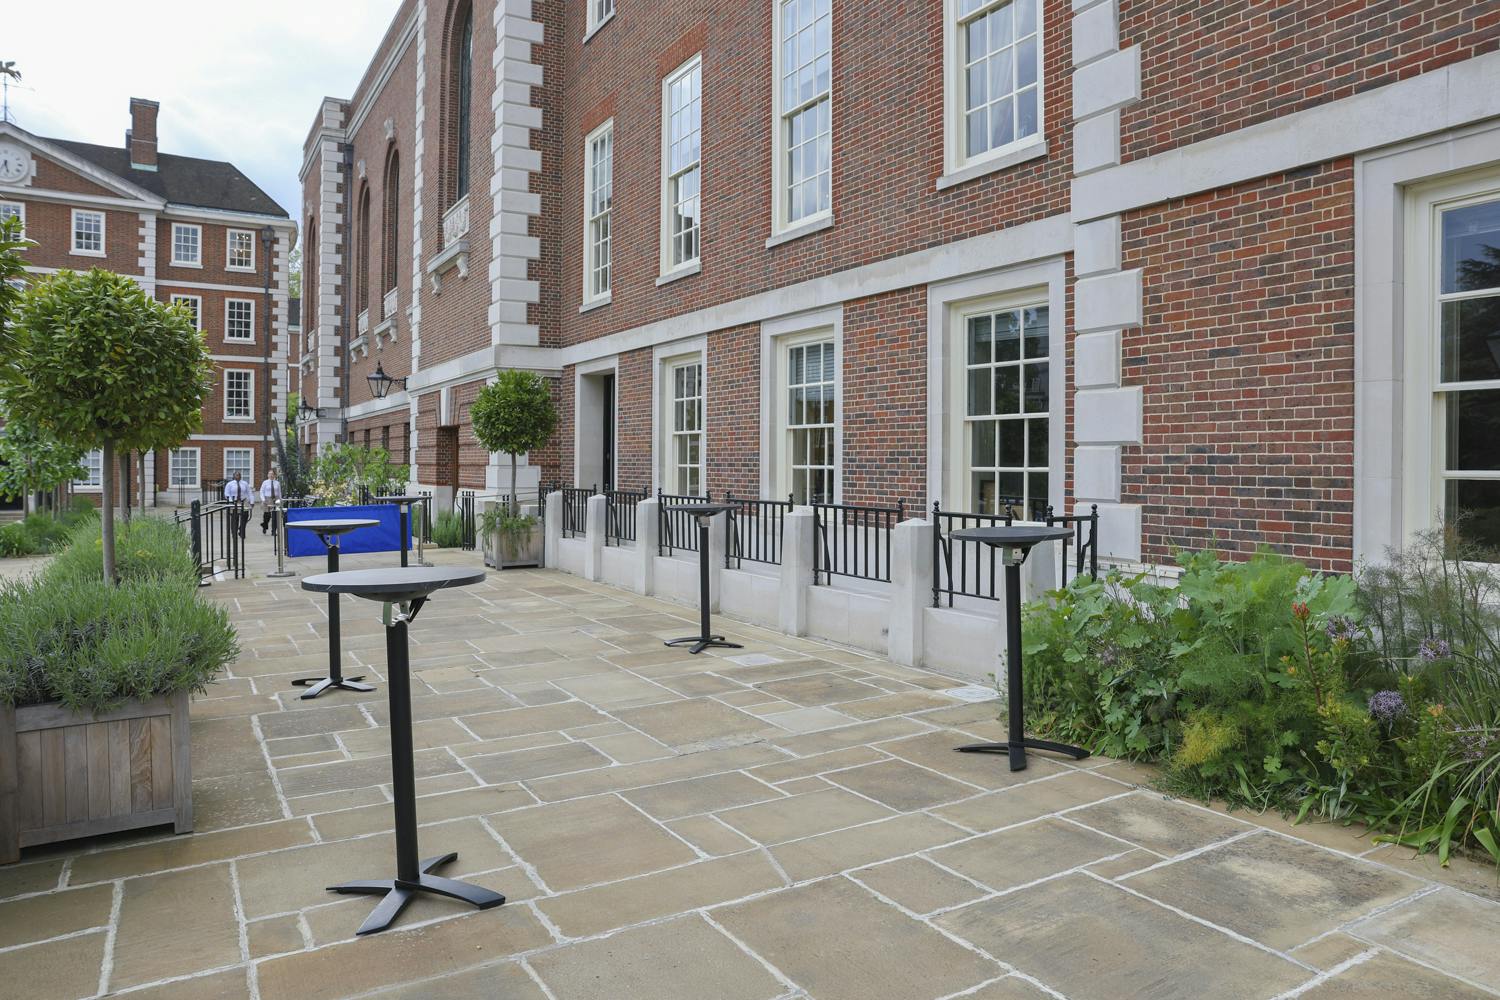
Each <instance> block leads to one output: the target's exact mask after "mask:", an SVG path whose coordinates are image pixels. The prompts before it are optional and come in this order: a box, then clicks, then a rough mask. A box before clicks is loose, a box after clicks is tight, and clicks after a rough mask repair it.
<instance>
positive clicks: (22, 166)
mask: <svg viewBox="0 0 1500 1000" xmlns="http://www.w3.org/2000/svg"><path fill="white" fill-rule="evenodd" d="M30 175H31V157H30V156H29V155H28V154H27V152H26V150H24V149H22V148H21V147H20V146H12V145H10V144H9V143H0V184H16V183H19V182H20V181H23V180H25V179H26V178H27V177H28V176H30Z"/></svg>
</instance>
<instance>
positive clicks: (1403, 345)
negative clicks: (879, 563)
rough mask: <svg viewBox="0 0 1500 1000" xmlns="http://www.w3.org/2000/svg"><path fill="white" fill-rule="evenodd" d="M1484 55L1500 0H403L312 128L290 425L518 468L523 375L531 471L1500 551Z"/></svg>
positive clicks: (1488, 65) (1162, 529)
mask: <svg viewBox="0 0 1500 1000" xmlns="http://www.w3.org/2000/svg"><path fill="white" fill-rule="evenodd" d="M1497 49H1500V6H1497V5H1496V4H1495V3H1493V2H1491V0H1405V2H1397V0H1353V2H1345V0H1341V2H1334V0H1310V2H1307V3H1300V4H1285V3H1278V2H1275V0H1232V2H1231V0H1222V2H1202V0H930V2H924V3H891V2H889V0H886V2H879V3H877V2H874V0H767V2H765V3H759V4H751V5H748V6H747V5H744V4H735V5H731V4H728V3H721V2H717V0H692V2H687V0H684V2H675V3H665V4H664V3H644V2H640V0H588V2H586V3H559V2H555V0H506V2H504V3H497V2H495V0H473V2H469V0H407V2H406V3H404V4H403V5H402V7H401V9H400V11H399V12H398V13H397V15H396V17H395V19H394V20H393V21H392V24H391V27H390V29H389V31H388V32H387V34H386V37H385V39H384V40H383V41H382V43H381V45H380V47H379V48H378V49H377V51H376V52H375V53H374V54H373V56H372V58H371V61H370V64H369V69H368V70H367V71H366V73H365V76H364V78H363V79H362V80H360V81H359V82H358V85H357V86H356V87H355V89H354V91H353V96H352V97H351V98H349V99H333V98H329V99H326V100H325V101H324V102H323V105H322V107H321V108H319V109H318V113H317V116H316V118H315V121H314V123H313V128H312V131H311V133H310V135H309V138H308V142H307V145H306V160H305V163H304V167H303V172H302V176H303V180H304V191H305V195H304V204H303V206H302V215H303V219H304V225H305V231H306V233H307V237H306V247H307V251H306V262H307V267H306V272H305V273H306V279H305V291H304V296H305V300H306V303H307V305H306V316H307V318H306V320H305V324H304V328H305V333H304V335H303V344H302V348H301V351H300V359H301V366H300V373H301V380H302V393H303V398H304V399H306V400H308V401H309V402H310V403H315V404H316V405H318V406H320V407H321V408H322V418H321V419H310V420H308V421H306V422H304V424H303V426H302V428H301V433H302V438H303V441H304V442H306V445H307V446H308V447H315V446H317V445H318V444H319V443H322V442H328V441H331V440H334V439H336V438H337V437H338V436H339V435H340V434H347V435H348V436H349V437H350V438H352V439H353V440H355V441H363V440H365V438H366V435H368V436H369V440H370V441H371V442H372V443H374V442H376V441H378V442H381V443H387V442H388V443H389V445H390V447H391V450H392V451H393V452H396V453H397V454H398V456H400V455H403V454H407V455H409V456H410V458H411V461H412V462H413V463H414V465H415V479H416V480H417V481H418V483H420V484H421V485H423V486H429V487H438V488H439V489H455V488H464V487H468V488H479V489H482V488H486V487H489V488H494V487H496V486H498V485H501V484H503V483H504V481H505V480H504V476H505V475H506V473H505V472H504V471H503V466H502V464H501V461H500V460H499V458H498V457H496V456H489V455H486V454H484V453H483V451H482V449H480V448H479V446H478V445H477V444H476V443H475V442H474V441H473V439H472V435H471V433H470V429H469V421H468V413H467V411H468V406H469V403H470V402H471V401H472V399H473V398H474V395H475V394H476V393H477V392H478V390H479V389H480V388H481V387H482V386H483V385H484V383H485V381H486V380H487V379H490V378H493V377H494V375H495V373H496V372H497V371H498V370H500V369H503V368H508V367H519V368H528V369H532V370H536V371H538V372H541V373H543V374H545V375H547V376H548V377H550V378H552V379H554V384H555V386H556V398H557V401H558V404H559V408H560V410H561V413H562V418H563V421H562V426H561V428H560V430H559V433H558V436H557V439H556V441H555V443H554V445H553V446H552V447H551V448H549V449H548V450H547V451H546V452H545V453H543V454H540V455H532V456H530V460H529V462H528V479H527V481H526V485H531V484H534V483H536V482H537V481H538V479H541V480H543V481H552V480H554V479H556V480H561V481H564V482H573V483H577V484H580V485H590V484H600V485H603V484H606V483H613V484H615V485H618V486H622V487H639V486H648V487H652V488H655V487H662V488H664V489H666V490H668V491H669V492H697V491H700V490H703V489H711V490H713V491H714V492H715V493H718V492H720V491H723V490H726V489H731V490H734V491H735V492H736V493H742V494H746V495H750V494H755V493H759V495H761V496H784V495H786V494H788V493H791V494H793V495H794V496H795V497H796V498H797V499H798V500H799V501H806V500H809V499H814V498H830V499H836V500H842V501H846V502H892V501H895V500H897V499H901V500H904V501H905V502H906V504H907V505H908V508H911V507H914V506H919V505H928V504H930V503H931V502H933V501H934V500H937V501H940V502H941V503H942V504H943V506H944V507H945V508H949V509H955V510H990V511H992V510H995V509H996V508H997V507H998V506H999V505H1000V504H1002V503H1005V502H1008V501H1009V502H1018V503H1019V504H1021V505H1023V506H1025V507H1026V508H1028V509H1032V508H1035V507H1038V506H1045V505H1051V506H1053V507H1055V508H1057V509H1059V510H1062V509H1072V508H1075V507H1078V506H1080V505H1084V506H1086V505H1090V504H1098V505H1099V508H1100V511H1101V518H1102V525H1103V527H1102V544H1103V548H1104V551H1105V553H1106V554H1107V555H1109V556H1111V557H1114V558H1116V559H1121V560H1126V561H1141V562H1147V563H1160V562H1163V561H1168V560H1169V559H1170V557H1171V553H1172V551H1173V550H1174V549H1175V548H1178V547H1184V546H1188V547H1197V546H1203V545H1208V544H1211V543H1213V542H1214V541H1215V540H1216V539H1217V541H1218V544H1220V545H1222V546H1224V547H1226V548H1229V549H1231V550H1235V549H1238V550H1247V549H1249V548H1251V547H1253V546H1254V545H1256V544H1258V543H1262V542H1266V543H1270V544H1272V545H1275V546H1277V547H1279V548H1281V549H1283V550H1284V551H1287V552H1290V553H1293V554H1295V555H1297V556H1299V557H1302V558H1306V559H1309V560H1312V561H1314V562H1316V563H1319V564H1321V565H1324V566H1326V567H1330V568H1347V567H1349V566H1350V565H1351V564H1352V562H1353V561H1354V560H1355V559H1357V558H1359V557H1361V556H1370V555H1378V554H1379V553H1380V552H1381V551H1382V550H1383V548H1384V547H1385V546H1386V545H1389V544H1390V543H1392V542H1394V541H1396V540H1397V539H1399V538H1402V537H1404V536H1407V535H1409V534H1410V533H1411V532H1413V531H1415V530H1418V529H1420V528H1423V527H1425V526H1428V525H1430V524H1432V523H1433V520H1434V518H1435V517H1437V516H1439V515H1440V514H1442V513H1444V512H1453V511H1457V510H1467V511H1471V512H1474V513H1475V515H1476V517H1475V520H1474V522H1473V523H1474V525H1475V527H1476V530H1477V531H1479V532H1480V533H1481V534H1483V535H1484V536H1485V537H1486V538H1487V539H1489V540H1500V485H1497V480H1500V453H1496V452H1493V451H1492V450H1491V449H1490V442H1491V441H1493V440H1495V435H1493V434H1491V433H1488V432H1487V428H1488V427H1489V426H1491V424H1493V423H1494V422H1495V421H1496V420H1497V419H1500V417H1497V416H1496V415H1497V414H1500V403H1495V402H1492V400H1491V397H1492V396H1493V397H1494V398H1495V399H1500V360H1497V359H1500V353H1494V352H1491V351H1490V350H1489V347H1488V345H1489V344H1490V343H1491V342H1492V341H1491V339H1490V338H1492V337H1496V336H1500V320H1497V318H1496V317H1497V316H1500V276H1497V273H1496V272H1497V271H1500V250H1497V249H1496V248H1497V247H1500V52H1497ZM377 365H378V366H380V368H381V369H383V370H384V371H385V372H386V373H387V374H389V375H391V376H395V377H398V378H404V379H405V380H406V381H405V388H404V390H402V389H400V388H399V386H400V384H401V383H399V382H398V383H397V385H398V388H397V389H395V390H394V391H392V392H391V393H390V394H389V395H388V396H387V397H386V398H385V399H384V400H376V399H373V398H371V394H370V391H369V388H368V386H367V381H366V380H367V376H368V375H369V374H371V373H372V372H373V371H374V370H375V369H376V366H377ZM345 421H347V425H345Z"/></svg>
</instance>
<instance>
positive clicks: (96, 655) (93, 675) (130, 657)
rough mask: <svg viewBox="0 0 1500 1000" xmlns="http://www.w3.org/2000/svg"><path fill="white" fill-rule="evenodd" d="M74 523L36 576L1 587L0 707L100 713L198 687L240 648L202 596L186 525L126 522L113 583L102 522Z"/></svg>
mask: <svg viewBox="0 0 1500 1000" xmlns="http://www.w3.org/2000/svg"><path fill="white" fill-rule="evenodd" d="M79 520H80V522H81V523H79V524H77V525H76V526H75V527H74V528H73V529H72V530H71V531H70V532H69V533H68V545H67V548H66V549H64V550H63V551H62V552H61V553H60V554H59V555H58V556H57V558H56V559H54V560H53V561H52V563H51V564H50V565H48V566H47V568H46V569H45V570H44V571H43V572H42V573H40V574H38V575H37V576H36V577H34V578H32V579H31V580H28V581H13V582H10V583H7V584H4V585H3V586H0V635H3V636H5V642H4V643H3V644H0V703H4V704H9V705H31V704H38V703H42V702H52V701H56V702H61V703H62V704H63V705H64V706H65V707H67V708H70V709H72V710H74V711H82V712H90V711H92V712H100V711H106V710H108V709H110V708H113V707H115V706H117V705H119V704H120V703H122V702H125V701H136V700H144V699H147V698H152V697H155V696H156V695H162V694H171V693H174V692H177V691H184V690H186V691H201V690H203V688H204V687H205V686H206V685H207V684H208V682H209V681H210V680H212V679H213V677H214V675H215V674H216V673H217V672H218V671H219V670H221V669H222V668H223V667H224V666H225V664H227V663H230V662H231V661H233V660H234V659H235V658H236V657H237V656H238V655H239V649H238V645H237V642H236V639H235V634H234V629H233V628H232V627H231V626H230V624H229V616H228V613H227V612H226V611H225V610H224V609H223V608H222V607H219V606H218V605H216V604H213V603H211V602H208V601H205V600H203V599H202V598H201V597H199V595H198V586H197V584H198V577H197V573H196V571H195V569H194V567H193V564H192V557H191V556H190V555H189V554H188V551H187V542H186V539H185V538H184V536H183V533H182V530H181V529H180V528H178V527H177V526H176V525H174V524H172V523H171V522H168V521H160V520H156V519H153V518H146V517H140V518H136V519H135V520H134V521H132V522H131V523H130V525H129V526H128V527H123V528H122V530H121V532H120V533H119V536H118V538H117V540H116V541H117V545H118V549H119V561H118V563H117V567H116V568H117V571H118V572H119V574H120V578H121V582H120V584H119V585H118V586H114V585H110V584H107V583H105V582H104V581H103V579H102V576H103V571H102V565H103V546H102V544H101V542H100V537H99V536H100V530H99V521H98V519H97V518H95V517H92V516H88V517H83V518H80V519H79Z"/></svg>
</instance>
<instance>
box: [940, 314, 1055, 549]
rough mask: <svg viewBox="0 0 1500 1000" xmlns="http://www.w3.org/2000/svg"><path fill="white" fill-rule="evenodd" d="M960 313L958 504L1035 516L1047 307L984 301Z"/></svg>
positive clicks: (1046, 429) (1042, 446)
mask: <svg viewBox="0 0 1500 1000" xmlns="http://www.w3.org/2000/svg"><path fill="white" fill-rule="evenodd" d="M958 319H959V322H958V326H959V329H960V331H961V338H962V343H961V345H960V349H961V351H962V358H961V360H962V363H963V377H962V379H961V380H959V383H958V385H959V391H960V393H961V394H962V397H963V407H964V409H963V414H964V416H963V434H962V440H961V441H959V442H957V444H958V447H959V448H960V449H961V454H962V455H963V456H964V458H963V467H964V469H965V472H966V474H965V476H964V494H965V495H964V501H965V503H964V507H963V509H964V510H966V511H970V512H973V513H978V514H1005V513H1007V512H1009V513H1011V514H1012V515H1013V516H1015V517H1018V518H1022V519H1026V520H1038V519H1040V518H1041V517H1043V516H1045V514H1046V508H1047V504H1048V498H1049V497H1050V495H1051V494H1050V493H1049V485H1050V484H1049V482H1048V476H1049V473H1050V468H1051V467H1050V461H1049V459H1050V454H1051V453H1050V443H1049V439H1050V434H1051V412H1052V407H1051V341H1050V336H1049V331H1050V325H1051V310H1050V308H1049V307H1048V306H1047V305H1045V304H1032V305H1020V306H1010V305H1006V306H1004V307H996V306H983V305H981V306H975V307H970V308H968V309H964V310H962V311H961V312H960V313H959V317H958Z"/></svg>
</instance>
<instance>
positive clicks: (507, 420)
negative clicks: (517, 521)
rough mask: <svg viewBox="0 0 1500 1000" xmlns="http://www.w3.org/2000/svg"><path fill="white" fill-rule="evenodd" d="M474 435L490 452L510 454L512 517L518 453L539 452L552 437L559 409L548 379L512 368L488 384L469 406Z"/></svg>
mask: <svg viewBox="0 0 1500 1000" xmlns="http://www.w3.org/2000/svg"><path fill="white" fill-rule="evenodd" d="M469 419H470V420H471V421H473V423H474V437H475V438H477V439H478V441H479V443H480V444H482V445H484V447H485V449H486V450H488V451H503V452H505V453H506V454H507V455H509V456H510V504H509V511H510V516H511V517H515V516H516V513H517V504H516V456H518V455H521V454H523V453H525V452H528V451H535V450H536V449H538V448H541V447H543V446H545V445H546V444H547V442H548V441H550V440H551V439H552V431H553V429H554V428H556V427H557V408H556V407H554V406H553V405H552V393H551V392H549V391H548V389H547V383H546V381H545V380H544V379H543V378H542V377H541V376H540V375H538V374H537V373H536V372H524V371H517V370H515V369H509V370H507V371H503V372H501V373H500V377H499V378H498V379H496V380H495V381H494V382H493V383H491V384H490V385H487V386H485V387H484V388H483V389H482V390H481V391H480V393H479V396H478V398H476V399H475V400H474V405H473V406H471V407H470V408H469Z"/></svg>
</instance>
